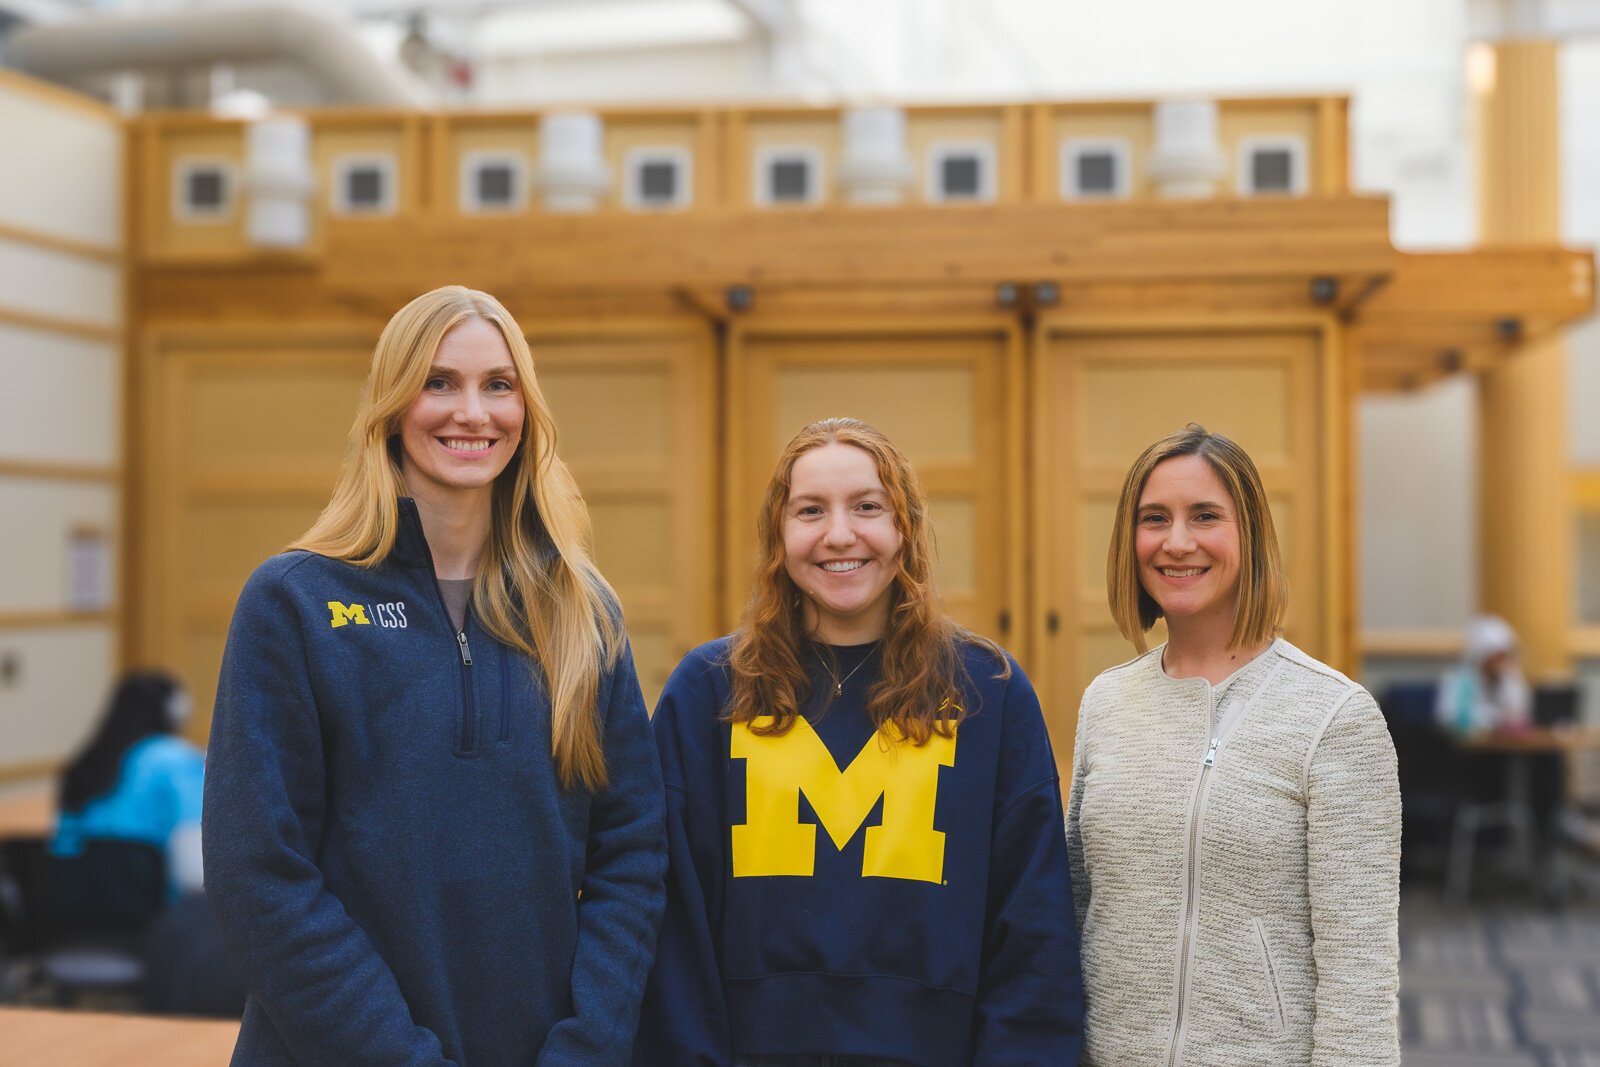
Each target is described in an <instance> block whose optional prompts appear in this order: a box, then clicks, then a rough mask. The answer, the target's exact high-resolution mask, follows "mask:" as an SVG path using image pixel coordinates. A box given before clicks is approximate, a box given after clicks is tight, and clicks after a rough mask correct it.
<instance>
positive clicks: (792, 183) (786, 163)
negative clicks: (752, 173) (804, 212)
mask: <svg viewBox="0 0 1600 1067" xmlns="http://www.w3.org/2000/svg"><path fill="white" fill-rule="evenodd" d="M767 188H768V190H769V192H770V193H771V199H772V200H773V201H774V202H775V203H780V202H784V201H795V200H799V201H805V200H808V199H810V194H811V164H810V163H809V162H807V161H806V160H804V159H775V160H773V161H772V162H771V163H769V164H768V165H767Z"/></svg>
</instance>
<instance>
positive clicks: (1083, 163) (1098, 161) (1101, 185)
mask: <svg viewBox="0 0 1600 1067" xmlns="http://www.w3.org/2000/svg"><path fill="white" fill-rule="evenodd" d="M1116 191H1117V157H1116V156H1114V155H1112V154H1111V153H1110V152H1085V153H1083V154H1082V155H1080V156H1079V157H1078V192H1080V193H1090V194H1093V193H1115V192H1116Z"/></svg>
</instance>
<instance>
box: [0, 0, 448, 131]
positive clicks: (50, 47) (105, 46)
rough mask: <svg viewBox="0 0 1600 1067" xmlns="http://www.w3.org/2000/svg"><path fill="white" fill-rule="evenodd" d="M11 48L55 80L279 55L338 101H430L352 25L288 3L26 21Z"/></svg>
mask: <svg viewBox="0 0 1600 1067" xmlns="http://www.w3.org/2000/svg"><path fill="white" fill-rule="evenodd" d="M5 51H6V60H7V62H8V63H9V64H11V65H13V66H15V67H17V68H19V69H21V70H24V71H27V72H29V73H32V74H36V75H38V76H40V77H42V78H46V79H49V80H52V81H63V82H71V81H73V80H75V79H77V78H81V77H85V76H90V75H97V74H110V73H114V72H118V71H127V70H134V69H142V70H148V69H161V68H170V67H185V66H208V65H210V64H213V63H258V62H281V63H288V64H294V65H296V66H299V67H302V68H304V69H305V70H306V71H307V72H308V73H310V74H312V75H315V76H316V77H317V78H319V79H320V80H321V81H322V83H323V84H324V85H325V86H326V87H327V90H328V92H329V94H330V96H331V97H332V98H333V99H335V100H337V101H338V102H340V103H346V104H355V105H363V106H369V107H417V106H421V105H423V104H424V101H421V100H419V99H418V98H417V94H416V93H414V92H413V91H412V89H411V88H410V86H408V85H407V84H406V83H405V82H404V81H402V80H401V78H400V76H399V75H398V74H397V73H396V72H394V71H392V70H390V69H389V68H388V67H386V66H385V65H384V64H383V62H382V60H380V59H379V58H378V57H377V56H375V55H373V54H372V51H371V50H370V49H369V48H368V47H367V46H366V44H365V43H364V42H363V41H362V40H361V39H360V38H359V37H357V36H356V35H355V34H354V33H353V32H351V30H350V28H349V27H348V26H346V25H344V24H342V23H339V22H336V21H334V20H332V19H329V18H326V17H324V16H322V15H318V14H315V13H313V12H310V11H307V10H305V9H303V8H299V7H291V6H287V5H274V6H262V7H245V8H227V9H225V10H198V9H196V10H189V11H182V12H174V13H171V14H161V15H131V16H109V17H96V18H89V19H81V20H78V21H73V22H59V23H53V24H50V25H33V26H25V27H20V28H18V29H17V30H15V31H14V32H12V33H11V35H10V36H9V37H7V38H6V46H5Z"/></svg>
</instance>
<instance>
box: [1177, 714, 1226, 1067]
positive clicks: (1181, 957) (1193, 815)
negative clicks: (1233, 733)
mask: <svg viewBox="0 0 1600 1067" xmlns="http://www.w3.org/2000/svg"><path fill="white" fill-rule="evenodd" d="M1216 710H1217V709H1216V690H1215V689H1213V688H1212V687H1211V685H1210V684H1209V683H1207V685H1206V733H1207V734H1209V735H1210V737H1211V744H1210V746H1209V747H1208V748H1207V749H1206V754H1205V758H1204V759H1202V760H1201V761H1200V777H1199V778H1198V779H1197V780H1196V782H1195V787H1194V803H1193V804H1192V805H1191V806H1190V808H1189V862H1188V866H1187V868H1186V873H1187V878H1186V882H1187V884H1186V886H1185V888H1184V896H1183V936H1182V937H1181V938H1179V940H1178V1010H1177V1012H1176V1013H1175V1014H1174V1016H1173V1021H1172V1044H1171V1046H1170V1049H1169V1051H1168V1053H1167V1067H1178V1061H1179V1059H1180V1058H1181V1057H1182V1055H1183V1038H1184V1033H1183V1027H1184V1017H1183V1012H1184V1007H1185V1004H1184V1001H1185V1000H1187V999H1188V993H1189V956H1190V953H1191V952H1192V951H1193V947H1194V946H1193V944H1192V942H1193V930H1194V921H1195V915H1194V898H1195V893H1196V891H1197V890H1196V887H1197V883H1198V882H1199V879H1198V877H1196V874H1195V866H1196V863H1197V862H1198V859H1199V853H1200V823H1201V815H1202V813H1203V811H1204V809H1205V803H1206V792H1207V788H1206V787H1207V785H1208V784H1209V783H1210V778H1211V773H1210V772H1211V768H1212V767H1214V766H1216V764H1217V742H1218V740H1219V738H1218V736H1217V732H1216Z"/></svg>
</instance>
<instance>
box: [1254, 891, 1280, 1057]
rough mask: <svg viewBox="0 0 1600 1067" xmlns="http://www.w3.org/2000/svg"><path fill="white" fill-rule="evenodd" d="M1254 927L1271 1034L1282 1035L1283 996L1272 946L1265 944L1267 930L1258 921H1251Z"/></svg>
mask: <svg viewBox="0 0 1600 1067" xmlns="http://www.w3.org/2000/svg"><path fill="white" fill-rule="evenodd" d="M1250 923H1251V925H1252V926H1254V927H1255V932H1256V947H1257V948H1259V949H1260V950H1261V973H1262V975H1263V976H1264V977H1265V978H1266V980H1267V999H1268V1001H1269V1003H1268V1005H1267V1007H1268V1009H1269V1010H1270V1011H1271V1012H1272V1032H1273V1033H1275V1034H1281V1033H1283V994H1282V993H1280V992H1279V991H1278V967H1277V964H1275V963H1273V961H1272V946H1271V945H1269V944H1267V928H1266V927H1265V926H1263V925H1262V923H1261V920H1260V919H1251V920H1250Z"/></svg>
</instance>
